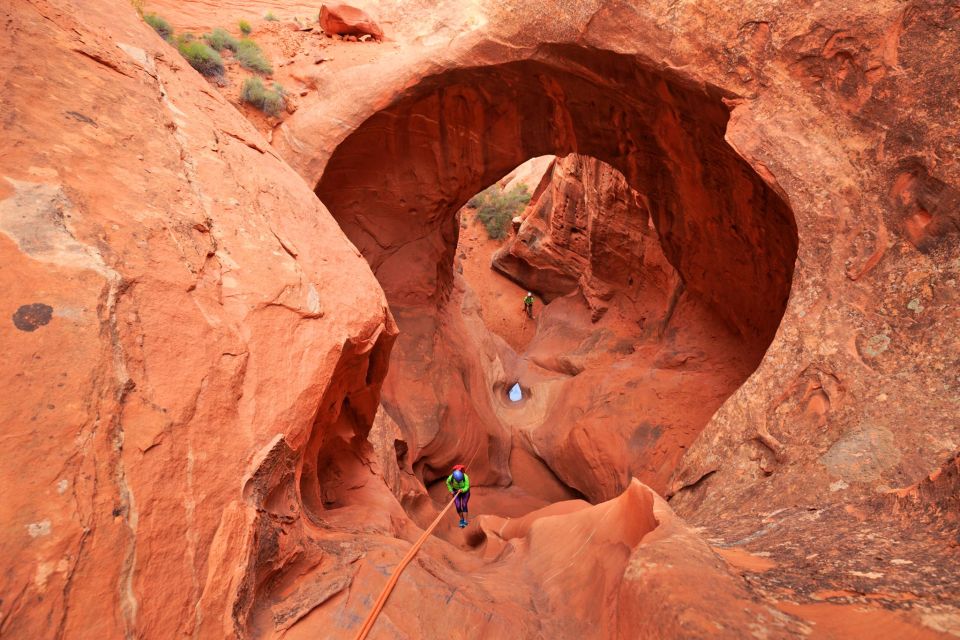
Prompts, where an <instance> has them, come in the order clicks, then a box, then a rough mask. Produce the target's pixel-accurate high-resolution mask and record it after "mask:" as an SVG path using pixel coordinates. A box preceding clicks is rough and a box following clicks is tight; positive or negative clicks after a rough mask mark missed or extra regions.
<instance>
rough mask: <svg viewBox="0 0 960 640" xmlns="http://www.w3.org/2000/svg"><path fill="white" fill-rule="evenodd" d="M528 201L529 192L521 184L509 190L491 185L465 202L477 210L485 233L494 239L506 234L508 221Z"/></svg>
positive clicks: (508, 226) (508, 225)
mask: <svg viewBox="0 0 960 640" xmlns="http://www.w3.org/2000/svg"><path fill="white" fill-rule="evenodd" d="M528 202H530V192H529V191H528V190H527V188H526V187H525V186H523V185H522V184H518V185H516V186H514V187H513V188H512V189H510V190H509V191H501V190H500V187H499V186H497V185H493V186H491V187H488V188H487V189H485V190H483V191H481V192H480V193H478V194H477V195H475V196H473V197H472V198H470V201H469V202H468V203H467V204H468V205H469V206H471V207H473V208H474V209H476V210H477V218H479V219H480V222H482V223H483V226H484V227H486V229H487V235H488V236H490V237H491V238H493V239H494V240H500V239H502V238H505V237H506V236H507V231H508V230H509V229H510V221H511V220H513V217H514V216H516V215H517V214H518V213H520V212H521V211H523V208H524V207H525V206H527V203H528Z"/></svg>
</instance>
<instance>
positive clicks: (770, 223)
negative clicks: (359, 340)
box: [316, 45, 797, 500]
mask: <svg viewBox="0 0 960 640" xmlns="http://www.w3.org/2000/svg"><path fill="white" fill-rule="evenodd" d="M538 52H539V54H538V55H534V56H533V57H532V58H531V59H529V60H524V61H514V62H508V63H504V64H496V65H490V66H483V67H470V68H457V69H452V70H448V71H445V72H442V73H438V74H436V75H433V76H429V77H426V78H424V79H422V80H421V81H420V82H418V83H417V84H415V85H414V86H413V87H411V88H409V89H408V90H406V91H405V92H403V93H402V94H401V95H399V96H398V97H397V98H396V99H395V100H393V102H392V103H391V104H389V105H388V106H387V107H385V108H384V109H382V110H380V111H378V112H377V113H375V114H373V115H372V116H370V117H369V118H368V119H367V120H366V121H365V122H363V123H362V124H361V125H360V126H358V127H357V128H356V130H355V131H354V132H353V133H351V134H350V135H349V136H347V137H346V138H345V139H344V140H343V141H342V142H341V143H340V144H339V145H338V146H337V147H336V149H335V150H334V151H333V153H332V155H331V156H330V159H329V161H328V162H327V163H326V168H325V170H324V173H323V175H322V177H321V179H320V180H319V183H318V184H317V187H316V191H317V194H318V195H319V196H320V198H321V199H322V200H323V201H324V202H325V203H326V204H327V206H328V207H329V208H330V211H331V213H332V215H333V216H334V217H335V218H336V219H337V221H338V222H339V224H340V225H341V228H342V229H343V230H344V232H345V233H346V234H347V236H348V237H349V238H350V239H351V240H352V241H353V242H354V244H355V245H357V247H358V248H359V249H360V251H361V252H362V253H363V255H364V256H365V257H366V258H367V260H368V262H369V263H370V265H371V267H372V268H373V270H374V273H375V275H376V276H377V278H378V280H379V281H380V283H381V285H382V286H383V288H384V292H385V294H386V295H387V298H388V300H389V301H390V304H391V308H392V310H393V312H394V313H395V314H396V316H397V318H398V322H399V325H400V328H401V337H400V341H399V343H398V350H397V351H398V357H397V360H396V361H395V362H394V365H393V369H392V370H391V374H390V376H388V381H387V386H386V390H385V395H384V399H385V403H386V405H388V406H391V407H392V409H391V415H393V417H394V419H396V420H397V422H398V423H401V424H403V423H409V422H418V420H417V414H418V413H419V414H421V415H422V414H424V413H427V411H426V410H421V409H411V408H410V407H411V406H412V405H416V404H418V403H420V402H422V400H421V398H423V397H429V396H430V395H431V393H433V391H432V389H429V388H427V387H426V385H417V384H414V385H410V384H406V385H404V384H396V385H395V384H391V379H393V380H396V379H397V378H402V377H404V376H406V377H408V378H413V379H422V378H423V376H424V373H423V371H422V369H424V368H426V367H432V366H438V365H436V364H435V363H436V362H440V361H444V360H446V359H447V358H446V357H443V356H441V355H440V354H441V353H442V352H443V351H442V349H443V347H442V346H440V347H436V348H435V350H434V351H433V352H431V353H430V354H427V353H426V352H424V351H423V348H422V347H421V348H420V349H419V350H417V348H415V347H413V346H412V345H413V344H414V343H419V344H421V345H423V344H428V343H429V344H433V343H435V342H439V343H445V342H454V343H456V342H458V341H462V338H458V337H455V336H453V334H454V333H456V332H458V331H461V329H457V328H456V326H457V322H458V320H456V319H451V315H453V316H457V315H459V311H457V310H456V309H451V308H448V306H449V305H450V304H454V305H456V304H459V302H455V303H451V294H452V291H453V281H454V274H453V268H452V266H453V256H454V251H455V248H456V244H457V234H458V227H457V223H456V221H455V220H454V215H453V214H454V212H456V211H457V210H458V209H459V208H460V207H461V206H462V205H463V204H464V203H465V202H466V201H467V200H468V199H469V198H470V197H471V196H472V195H474V194H475V193H476V192H477V191H479V190H480V189H482V188H483V187H485V186H487V185H488V184H490V183H491V182H493V181H494V180H496V179H499V178H500V177H501V176H503V175H504V174H506V173H507V172H508V171H509V170H511V169H513V168H514V167H515V166H517V165H518V164H520V163H522V162H523V161H525V160H526V159H528V158H530V157H535V156H540V155H545V154H561V155H563V154H567V153H577V154H582V155H588V156H593V157H595V158H598V159H600V160H602V161H604V162H606V163H609V164H610V165H611V166H613V167H615V168H616V169H618V170H619V171H620V172H621V173H622V174H623V176H624V177H625V178H626V180H627V182H628V184H629V185H630V186H631V187H632V188H633V189H635V190H636V191H637V192H638V193H639V194H640V197H641V199H642V201H643V215H649V216H650V217H651V219H652V220H653V222H654V224H655V226H656V228H657V229H658V231H659V235H660V238H661V244H662V247H663V251H664V253H665V254H666V257H667V260H668V261H669V262H670V263H671V264H672V265H673V267H674V269H675V270H676V271H677V273H678V274H679V277H680V281H681V288H680V289H679V290H678V292H677V295H683V296H685V297H686V298H687V299H691V300H695V301H696V304H698V305H702V306H704V307H707V308H709V309H710V311H711V313H715V314H716V315H717V318H718V319H717V320H716V321H717V322H721V323H724V324H725V325H727V326H728V327H729V328H730V329H732V331H733V332H734V333H735V334H736V335H738V336H739V338H738V340H739V341H740V343H741V346H740V347H739V348H740V349H742V351H744V352H745V353H748V354H749V356H748V359H749V360H750V365H749V367H748V369H746V370H745V371H744V372H743V373H742V374H739V375H741V378H740V380H741V381H742V379H743V378H745V377H746V375H748V374H749V372H750V371H752V370H753V368H754V367H755V366H756V364H757V363H758V362H759V359H760V357H761V356H762V354H763V351H764V350H765V348H766V346H767V345H768V344H769V342H770V340H771V339H772V337H773V335H774V332H775V331H776V328H777V326H778V323H779V320H780V317H781V316H782V314H783V311H784V308H785V306H786V302H787V297H788V295H789V290H790V282H791V277H792V273H793V263H794V260H795V258H796V251H797V231H796V225H795V222H794V220H793V214H792V212H791V211H790V208H789V207H788V205H787V204H786V202H785V201H784V198H783V196H782V195H781V194H780V193H778V190H777V187H776V185H771V184H768V182H766V181H765V180H764V179H763V178H761V177H760V176H759V175H758V174H757V173H756V172H755V171H754V170H753V169H752V168H751V167H750V165H749V164H748V163H747V162H746V161H745V160H744V159H743V158H741V157H740V156H739V155H738V154H737V152H736V151H735V150H734V149H732V148H731V147H730V146H729V145H728V144H727V143H726V142H725V140H724V134H725V130H726V124H727V121H728V118H729V109H728V106H727V103H726V102H725V101H728V100H729V99H731V98H733V97H734V96H732V95H731V94H729V92H725V91H723V90H721V89H719V88H717V87H711V86H708V85H704V84H698V83H695V82H693V81H692V80H690V79H689V78H685V77H683V76H682V75H680V74H676V73H670V72H665V71H663V70H656V71H655V70H653V69H652V68H651V67H650V66H649V65H647V64H646V63H644V61H643V60H641V59H639V58H637V57H632V56H624V55H620V54H615V53H611V52H605V51H598V50H595V49H588V48H584V47H577V46H572V45H571V46H549V47H544V48H542V49H540V50H538ZM638 215H639V213H638ZM425 316H437V317H438V318H447V319H446V320H440V319H438V320H437V321H436V323H435V326H426V325H425V323H429V321H427V320H425V319H424V317H425ZM435 336H437V337H435ZM407 351H415V352H416V353H417V358H406V359H405V358H404V356H403V354H404V353H405V352H407ZM458 351H461V352H462V351H466V350H465V349H460V350H458ZM452 357H453V358H462V357H463V356H462V355H459V354H458V355H454V356H452ZM415 359H416V360H419V361H420V362H419V363H414V362H413V360H415ZM408 364H409V366H408ZM439 366H442V365H439ZM460 369H461V370H468V371H477V370H482V369H483V366H482V365H480V364H477V363H476V362H475V361H474V362H472V363H469V364H463V365H461V366H460ZM418 371H419V372H418ZM470 375H476V374H475V373H473V374H470ZM450 377H453V376H450ZM700 383H701V384H702V381H700ZM724 384H726V385H729V383H724ZM434 386H437V385H434ZM443 386H445V387H447V391H446V392H444V393H440V394H437V395H436V403H437V405H438V406H441V407H443V406H446V404H447V403H450V402H458V401H451V400H450V397H451V396H456V397H462V398H464V400H462V401H459V404H463V405H468V406H469V405H472V408H471V410H470V413H471V414H474V413H475V414H476V415H477V418H476V420H468V422H472V423H474V422H475V423H478V424H479V427H477V428H478V429H479V432H480V433H486V434H487V435H486V437H487V443H483V442H481V441H480V440H478V441H477V443H476V446H477V447H480V448H481V449H482V452H481V453H480V460H481V461H482V464H481V465H479V466H481V467H482V468H483V469H484V471H483V475H482V477H483V479H484V480H485V481H486V482H489V483H491V484H505V483H509V482H510V472H509V470H508V469H507V468H506V461H507V459H508V458H509V450H510V433H509V429H508V428H503V427H499V426H496V424H497V422H496V420H495V419H492V418H491V416H490V411H489V409H488V407H487V405H489V404H490V402H489V400H488V399H487V398H486V396H487V395H488V392H487V391H486V388H489V386H490V385H482V384H465V385H461V386H459V388H456V389H454V390H452V391H451V390H450V388H451V387H456V386H458V385H457V384H456V383H455V382H452V383H446V384H444V385H443ZM735 386H736V384H734V386H733V387H729V386H725V387H724V388H725V389H726V390H725V391H723V392H722V393H721V395H720V397H716V393H717V392H716V391H715V390H713V389H711V393H712V394H713V396H711V397H710V398H709V400H707V399H706V395H705V396H704V400H703V402H704V403H705V405H706V406H707V407H709V408H708V409H707V411H706V412H705V413H704V414H703V415H698V416H697V417H696V418H695V419H694V420H693V422H695V423H696V424H695V425H694V426H692V427H690V428H691V430H692V433H690V434H687V435H686V436H685V437H684V439H683V440H682V444H681V445H680V449H682V448H683V447H684V446H687V445H688V444H689V443H690V441H691V440H692V437H693V436H694V435H695V433H696V432H697V431H699V429H701V428H702V427H703V425H704V424H705V423H706V420H707V419H708V418H709V415H710V413H712V411H713V410H714V409H715V408H716V407H717V406H719V403H720V402H722V399H723V398H725V397H726V395H727V394H729V393H730V392H731V391H732V389H733V388H735ZM404 387H406V388H404ZM695 395H696V394H694V396H695ZM478 396H480V397H479V398H478ZM571 410H572V409H571ZM431 411H432V410H431ZM405 412H406V413H407V416H408V418H407V419H404V417H403V415H402V414H404V413H405ZM411 415H412V416H413V417H412V418H409V416H411ZM543 419H544V420H547V421H549V420H551V418H550V414H549V412H548V413H546V414H544V415H543ZM621 419H622V420H636V421H637V423H638V424H637V425H636V426H635V427H633V430H627V431H628V433H630V434H632V435H629V436H627V437H625V438H624V442H620V444H618V445H614V446H616V447H618V448H619V447H620V446H621V445H624V444H625V441H630V442H631V443H633V445H634V446H635V448H636V451H634V452H633V453H631V454H630V456H629V457H631V459H632V460H633V461H634V463H632V466H631V465H628V464H627V463H626V462H624V461H623V460H621V457H620V455H619V454H616V453H613V452H611V451H607V450H605V449H604V450H596V451H593V449H594V447H593V445H589V443H588V440H589V439H590V436H589V435H587V434H589V428H586V427H582V428H586V429H587V430H586V431H584V432H583V434H581V435H577V433H579V431H578V429H580V428H573V427H571V428H573V429H574V430H573V431H570V432H569V433H566V432H565V433H566V435H564V436H562V437H561V441H562V443H563V444H553V445H549V447H550V448H551V449H552V448H555V447H560V448H561V449H564V450H566V453H564V454H562V455H560V457H561V458H563V459H564V460H553V461H552V462H551V464H554V465H556V466H558V467H562V468H565V469H566V471H563V472H561V475H562V476H563V479H564V480H565V481H566V482H567V484H568V485H570V486H571V487H574V488H575V489H576V490H577V491H578V492H582V493H585V494H586V495H588V496H590V497H591V498H592V499H594V500H602V499H609V498H611V497H613V496H614V495H617V494H618V493H619V492H620V491H622V490H623V489H624V488H625V487H626V485H627V483H628V482H629V478H630V476H631V475H636V476H637V477H640V478H641V479H642V480H643V481H644V482H647V483H650V484H652V485H653V486H655V487H657V488H658V489H659V490H661V491H664V490H665V488H666V487H665V483H666V476H667V475H669V472H670V471H671V470H672V466H673V465H674V464H675V463H676V460H677V459H679V455H680V454H681V453H682V451H681V450H680V449H677V451H676V453H675V454H674V453H671V454H670V456H669V461H663V462H657V463H655V464H649V465H648V466H649V469H648V470H647V471H640V470H639V466H638V464H639V463H637V462H636V461H637V460H639V459H642V458H646V457H649V456H650V455H652V454H653V451H654V450H656V449H658V448H660V449H663V448H664V447H666V446H667V445H666V444H665V441H664V440H663V439H662V437H661V436H662V435H663V433H662V431H663V430H668V429H670V428H671V427H669V426H666V427H662V426H654V425H652V424H646V423H644V422H643V419H644V416H643V415H640V416H635V415H625V416H622V417H621ZM419 422H423V423H431V424H432V425H434V426H432V427H431V428H428V429H422V428H421V429H419V432H420V433H419V437H411V439H412V440H415V441H419V444H420V451H421V458H422V459H424V460H429V461H430V462H427V463H426V464H427V466H429V467H431V468H432V467H433V466H435V467H436V468H437V469H442V468H444V467H445V466H446V463H447V462H448V461H450V460H451V459H452V456H456V455H464V454H466V455H470V453H471V452H472V451H473V450H474V445H472V444H471V445H469V446H464V443H463V442H457V446H458V447H459V453H458V452H457V451H455V450H454V449H453V448H452V447H453V440H454V439H455V438H456V437H459V434H462V433H463V430H465V429H466V430H467V431H470V430H471V428H468V427H464V426H463V423H462V422H461V423H460V424H459V425H458V424H457V422H456V421H455V420H453V419H451V418H450V417H449V416H446V415H441V416H439V417H427V418H424V419H422V420H419ZM491 425H494V426H491ZM413 430H414V431H417V430H418V429H417V428H416V427H414V428H413ZM637 430H640V431H644V432H645V433H644V434H640V435H637V433H636V431H637ZM447 432H449V433H447ZM451 434H453V435H451ZM543 437H544V438H546V439H547V440H556V438H557V437H559V436H556V435H555V434H552V435H544V436H543ZM611 437H612V441H613V442H619V438H620V436H611ZM445 439H446V440H449V441H450V444H443V441H444V440H445ZM544 442H545V441H544ZM545 446H546V445H545ZM671 446H674V447H676V446H677V445H671ZM585 447H586V448H587V449H589V450H590V451H587V450H586V449H585ZM533 448H534V449H536V448H537V447H536V446H534V447H533ZM538 455H540V457H546V458H550V457H551V456H550V455H549V454H543V453H541V454H538ZM592 456H598V458H597V460H604V461H605V462H603V463H600V462H597V463H591V465H584V464H580V463H577V462H575V461H574V460H572V459H575V458H578V457H579V458H584V457H586V458H590V457H592ZM611 456H612V457H611ZM594 464H602V465H607V466H610V465H612V466H613V467H614V468H615V469H616V471H614V473H613V475H612V476H610V477H605V478H604V479H599V478H598V479H596V480H592V479H580V478H577V476H578V475H580V474H586V475H588V476H590V475H593V474H595V473H600V474H601V475H603V474H605V473H606V472H605V471H602V470H596V469H591V468H587V467H588V466H592V465H594ZM654 467H656V471H654V470H653V468H654ZM415 471H417V470H416V469H415ZM423 471H424V470H423V469H422V468H421V469H420V470H419V471H417V472H418V473H419V474H420V475H421V479H422V480H424V481H425V482H429V481H430V480H431V479H432V477H433V476H434V475H435V474H436V473H439V471H437V472H431V471H430V470H429V469H428V470H427V473H426V476H424V475H423Z"/></svg>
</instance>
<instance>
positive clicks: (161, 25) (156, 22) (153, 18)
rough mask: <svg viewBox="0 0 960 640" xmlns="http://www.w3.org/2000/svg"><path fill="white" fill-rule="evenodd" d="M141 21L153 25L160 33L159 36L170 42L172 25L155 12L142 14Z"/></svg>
mask: <svg viewBox="0 0 960 640" xmlns="http://www.w3.org/2000/svg"><path fill="white" fill-rule="evenodd" d="M143 21H144V22H146V23H147V24H148V25H150V26H151V27H153V30H154V31H156V32H157V33H159V34H160V37H161V38H163V39H164V40H166V41H167V42H170V40H172V39H173V27H171V26H170V23H169V22H167V21H166V20H164V19H163V18H161V17H160V16H158V15H157V14H155V13H148V14H146V15H144V16H143Z"/></svg>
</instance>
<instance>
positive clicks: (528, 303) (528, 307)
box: [523, 291, 533, 318]
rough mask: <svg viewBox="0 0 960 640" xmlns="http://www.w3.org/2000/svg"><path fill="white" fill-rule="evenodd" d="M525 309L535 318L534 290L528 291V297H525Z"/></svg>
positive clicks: (528, 314)
mask: <svg viewBox="0 0 960 640" xmlns="http://www.w3.org/2000/svg"><path fill="white" fill-rule="evenodd" d="M523 311H524V313H526V314H527V317H528V318H533V292H531V291H527V297H526V298H524V299H523Z"/></svg>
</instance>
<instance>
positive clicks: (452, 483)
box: [447, 471, 470, 529]
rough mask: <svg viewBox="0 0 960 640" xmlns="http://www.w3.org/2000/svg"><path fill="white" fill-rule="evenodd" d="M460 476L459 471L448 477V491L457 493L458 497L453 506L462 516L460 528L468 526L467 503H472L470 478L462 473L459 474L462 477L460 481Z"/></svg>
mask: <svg viewBox="0 0 960 640" xmlns="http://www.w3.org/2000/svg"><path fill="white" fill-rule="evenodd" d="M456 475H458V472H457V471H454V472H453V473H451V474H450V475H449V476H447V489H449V490H450V493H456V492H457V491H459V492H460V493H457V496H456V497H455V498H454V499H453V505H454V506H455V507H456V508H457V514H458V515H459V516H460V528H461V529H462V528H463V527H465V526H467V515H468V513H467V512H468V509H467V503H469V502H470V476H468V475H467V474H466V473H463V472H462V471H461V472H459V475H460V476H462V478H463V479H462V480H458V479H457V478H456V477H454V476H456Z"/></svg>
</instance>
